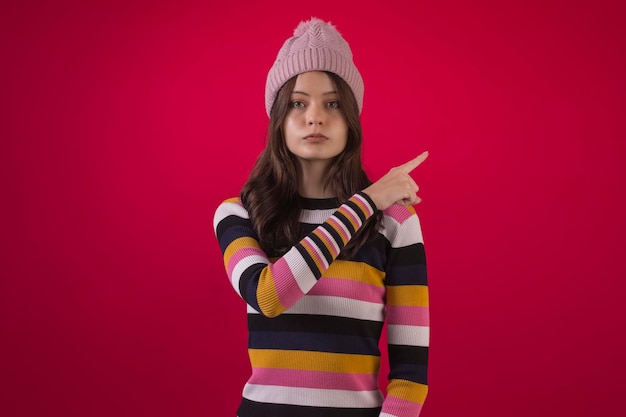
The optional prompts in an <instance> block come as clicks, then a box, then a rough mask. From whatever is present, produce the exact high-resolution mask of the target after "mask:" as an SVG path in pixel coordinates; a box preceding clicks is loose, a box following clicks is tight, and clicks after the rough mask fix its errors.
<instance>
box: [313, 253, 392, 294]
mask: <svg viewBox="0 0 626 417" xmlns="http://www.w3.org/2000/svg"><path fill="white" fill-rule="evenodd" d="M324 276H325V277H340V278H342V279H349V280H351V281H358V282H363V283H365V284H370V285H376V286H377V287H382V286H384V282H383V281H384V279H385V273H384V272H383V271H380V270H378V269H376V268H374V267H373V266H371V265H368V264H367V263H365V262H355V261H346V260H341V259H337V260H335V261H334V262H333V263H332V264H330V268H328V270H327V271H326V272H325V273H324Z"/></svg>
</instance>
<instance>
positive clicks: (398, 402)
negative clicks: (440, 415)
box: [381, 395, 422, 416]
mask: <svg viewBox="0 0 626 417" xmlns="http://www.w3.org/2000/svg"><path fill="white" fill-rule="evenodd" d="M420 411H422V404H419V403H414V402H412V401H407V400H403V399H402V398H398V397H394V396H393V395H388V396H387V398H386V399H385V402H384V403H383V409H382V410H381V412H382V413H387V414H391V415H392V416H417V415H419V413H420Z"/></svg>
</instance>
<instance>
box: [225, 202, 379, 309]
mask: <svg viewBox="0 0 626 417" xmlns="http://www.w3.org/2000/svg"><path fill="white" fill-rule="evenodd" d="M375 207H376V206H375V205H374V203H373V202H372V200H371V199H370V198H369V196H367V195H366V194H365V193H362V192H361V193H357V194H355V195H353V196H352V197H351V198H350V199H349V200H348V201H347V202H346V203H344V204H342V205H341V206H340V207H339V208H338V209H337V211H335V213H334V214H332V215H331V216H330V217H329V218H328V219H327V220H326V221H325V222H324V223H322V224H321V225H320V226H318V227H317V228H315V229H314V230H313V231H312V232H311V233H310V234H309V235H307V236H306V237H305V238H304V239H302V240H301V241H300V242H298V243H297V244H296V245H294V246H293V247H292V248H291V249H290V250H289V251H288V252H287V253H286V254H285V255H283V256H282V257H281V258H278V259H276V260H275V261H274V262H270V260H269V259H268V257H267V255H266V254H265V252H263V250H262V249H261V247H260V245H259V242H258V239H257V237H256V233H255V232H254V229H253V227H252V223H251V221H250V218H249V216H248V212H247V211H246V209H245V208H244V207H243V205H242V204H241V201H240V200H239V199H230V200H226V201H224V202H223V203H222V204H221V205H220V206H219V207H218V208H217V210H216V212H215V216H214V220H213V227H214V230H215V234H216V236H217V239H218V241H219V244H220V248H221V250H222V253H223V255H224V267H225V268H226V273H227V275H228V278H229V279H230V282H231V284H232V286H233V288H234V289H235V291H236V292H237V293H238V294H239V295H240V296H241V297H242V298H243V299H244V300H245V301H246V302H247V303H248V305H250V306H251V307H252V308H254V309H255V310H257V311H258V312H259V313H261V314H263V315H265V316H267V317H276V316H278V315H280V314H281V313H282V312H284V311H285V310H287V309H288V308H289V307H291V306H292V305H293V304H294V303H295V302H296V301H298V300H299V299H300V298H302V297H303V296H304V295H305V294H306V293H307V292H309V290H310V289H311V288H313V286H314V285H315V283H316V282H317V281H318V280H319V279H320V277H321V276H322V274H323V273H324V272H325V271H326V270H327V269H328V267H329V266H330V264H331V263H332V262H333V261H334V260H335V259H336V258H337V256H338V255H339V252H340V251H341V249H342V248H343V247H344V246H345V245H346V244H347V243H348V241H349V240H350V239H351V238H352V236H353V235H354V234H355V233H356V231H357V230H358V229H359V228H360V227H361V226H362V225H363V224H364V223H365V221H366V220H367V219H368V218H369V217H371V216H372V215H373V214H374V211H375Z"/></svg>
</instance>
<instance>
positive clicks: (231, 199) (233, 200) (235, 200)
mask: <svg viewBox="0 0 626 417" xmlns="http://www.w3.org/2000/svg"><path fill="white" fill-rule="evenodd" d="M224 203H240V200H239V197H232V198H227V199H226V200H224ZM224 203H222V204H224Z"/></svg>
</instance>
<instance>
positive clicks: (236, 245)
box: [224, 236, 260, 267]
mask: <svg viewBox="0 0 626 417" xmlns="http://www.w3.org/2000/svg"><path fill="white" fill-rule="evenodd" d="M242 248H260V246H259V242H257V241H256V239H253V238H251V237H247V236H244V237H240V238H237V239H235V240H233V241H232V242H230V245H228V247H227V248H226V250H225V251H224V266H226V267H227V266H228V262H230V258H231V257H232V256H233V254H234V253H235V252H237V251H238V250H239V249H242Z"/></svg>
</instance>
